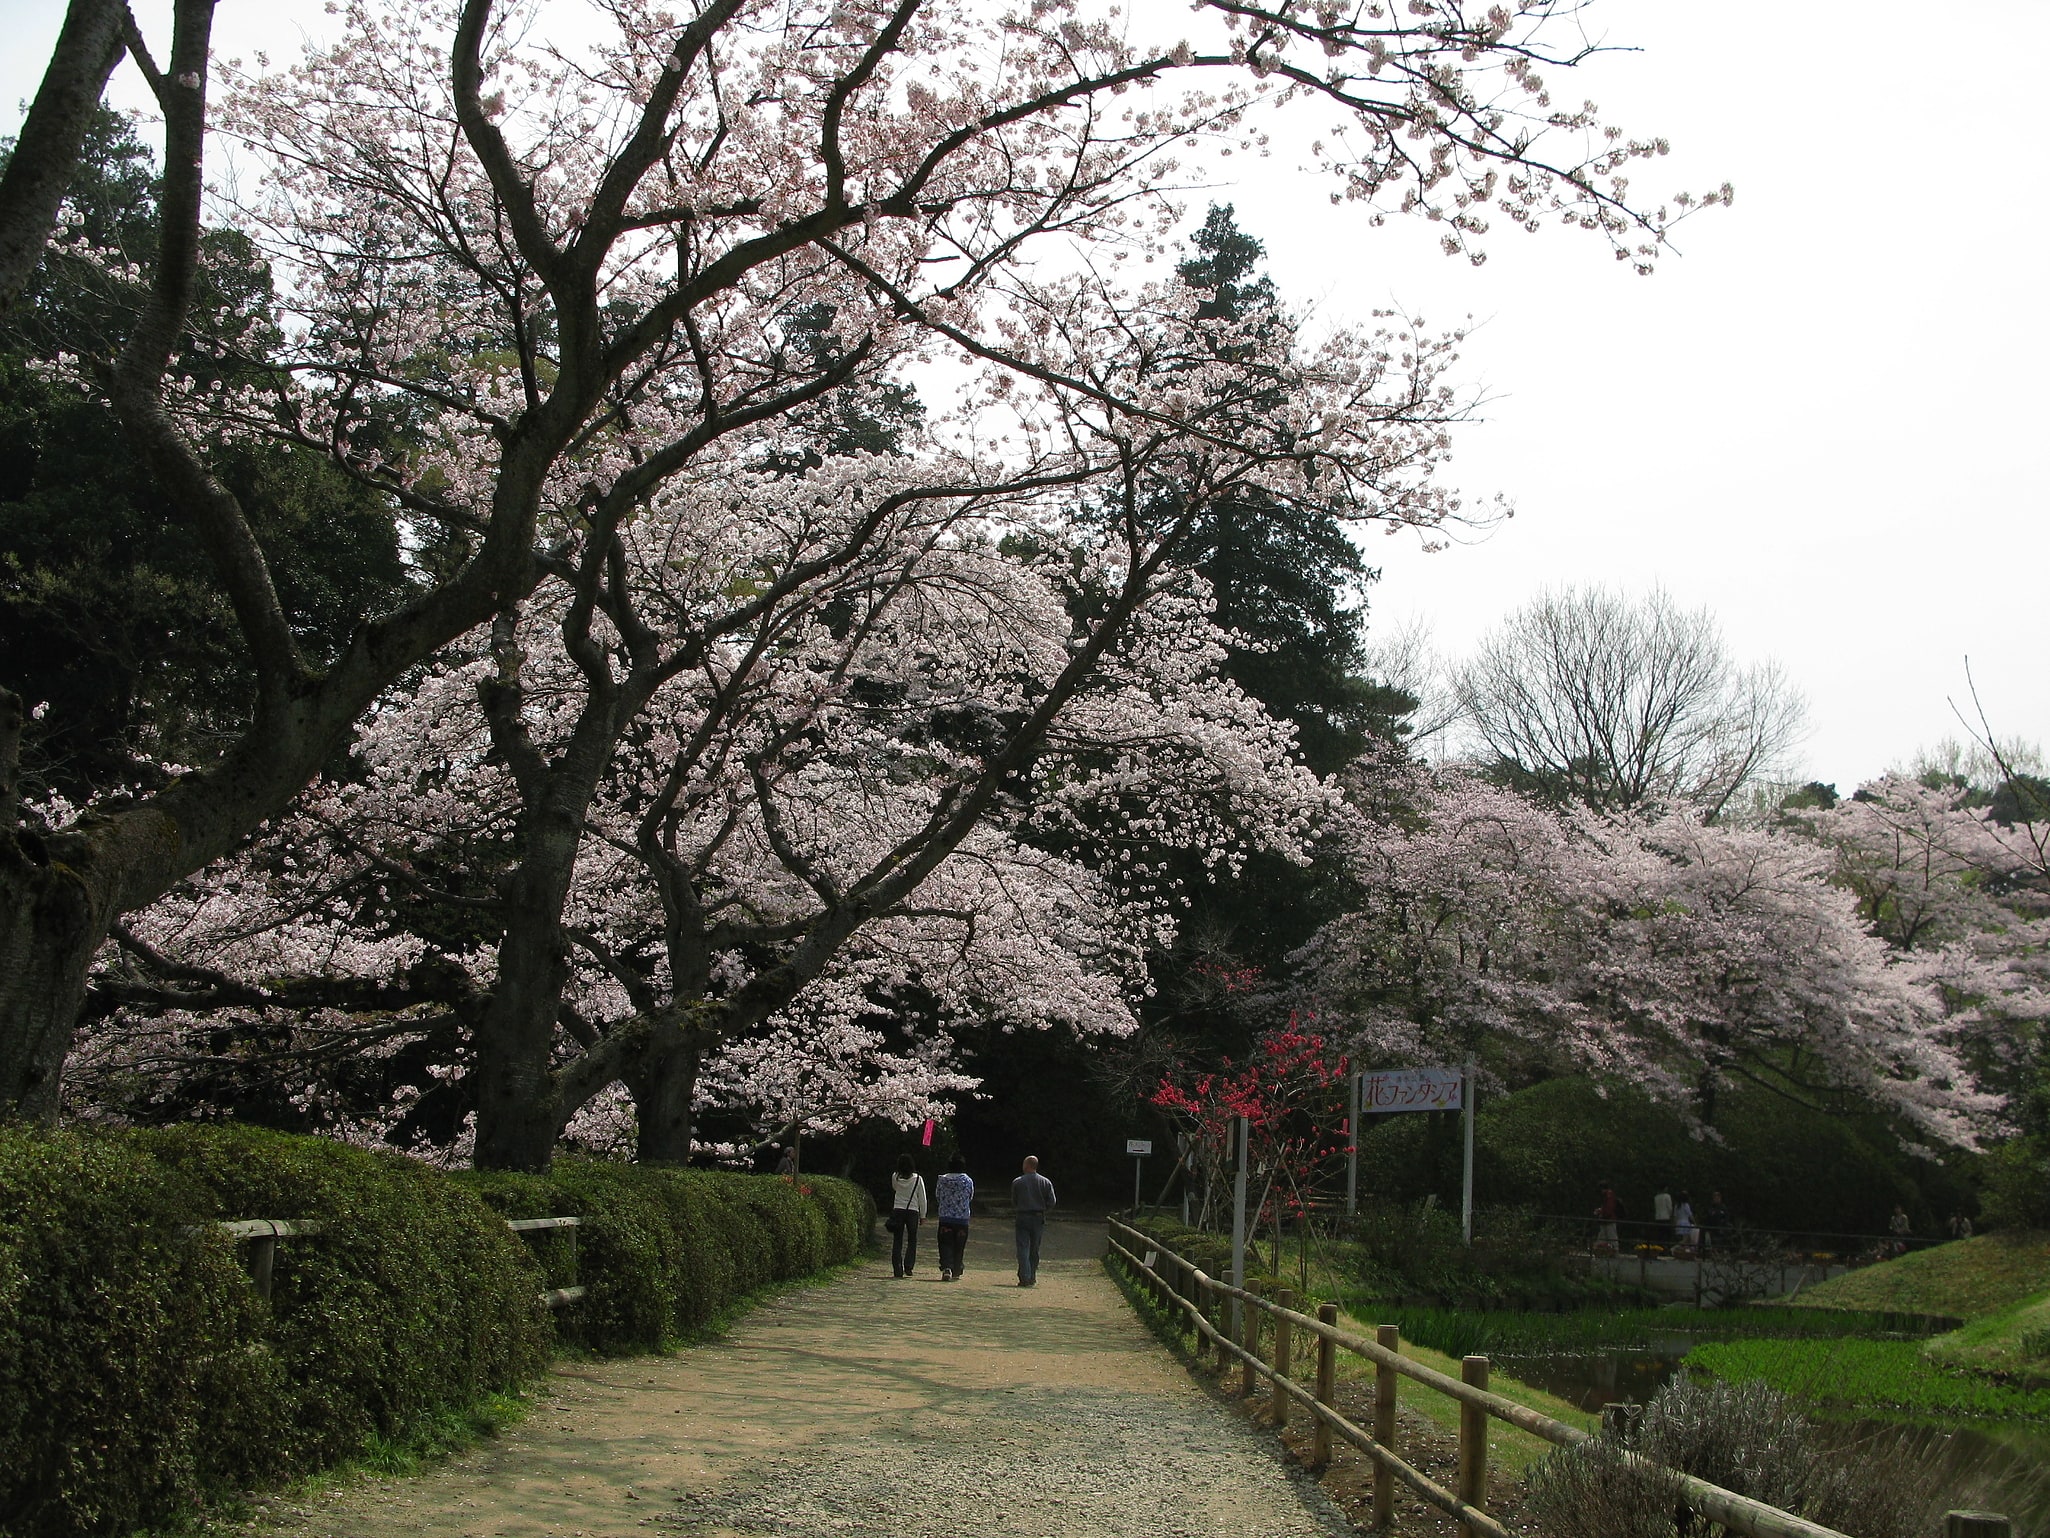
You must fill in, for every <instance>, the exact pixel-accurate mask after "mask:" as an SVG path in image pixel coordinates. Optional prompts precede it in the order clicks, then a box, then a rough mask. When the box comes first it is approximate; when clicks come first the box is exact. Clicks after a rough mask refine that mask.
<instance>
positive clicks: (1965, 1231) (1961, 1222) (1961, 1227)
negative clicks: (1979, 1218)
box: [1950, 1212, 1972, 1239]
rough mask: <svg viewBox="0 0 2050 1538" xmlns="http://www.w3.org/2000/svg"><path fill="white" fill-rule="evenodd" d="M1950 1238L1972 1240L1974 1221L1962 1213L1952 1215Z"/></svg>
mask: <svg viewBox="0 0 2050 1538" xmlns="http://www.w3.org/2000/svg"><path fill="white" fill-rule="evenodd" d="M1950 1236H1951V1238H1953V1239H1969V1238H1971V1237H1972V1220H1971V1219H1970V1218H1968V1217H1966V1216H1965V1215H1964V1214H1963V1213H1962V1212H1953V1213H1952V1214H1951V1215H1950Z"/></svg>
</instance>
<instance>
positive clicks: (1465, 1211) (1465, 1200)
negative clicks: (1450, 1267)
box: [1459, 1058, 1474, 1244]
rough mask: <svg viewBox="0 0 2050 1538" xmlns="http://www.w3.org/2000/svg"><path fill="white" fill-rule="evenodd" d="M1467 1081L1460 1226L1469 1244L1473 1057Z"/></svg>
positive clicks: (1462, 1113) (1461, 1098)
mask: <svg viewBox="0 0 2050 1538" xmlns="http://www.w3.org/2000/svg"><path fill="white" fill-rule="evenodd" d="M1464 1079H1465V1082H1464V1083H1463V1084H1461V1085H1460V1087H1459V1088H1460V1093H1459V1107H1460V1109H1459V1114H1460V1118H1461V1120H1463V1121H1464V1122H1465V1123H1466V1161H1465V1164H1464V1167H1463V1168H1462V1169H1461V1170H1460V1175H1459V1227H1460V1232H1461V1233H1463V1234H1464V1235H1465V1236H1466V1242H1467V1243H1468V1244H1472V1243H1473V1100H1474V1083H1473V1059H1472V1058H1468V1059H1467V1060H1466V1071H1465V1074H1464Z"/></svg>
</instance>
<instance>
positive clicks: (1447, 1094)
mask: <svg viewBox="0 0 2050 1538" xmlns="http://www.w3.org/2000/svg"><path fill="white" fill-rule="evenodd" d="M1462 1082H1463V1079H1462V1076H1461V1074H1460V1071H1459V1070H1458V1069H1457V1068H1397V1069H1390V1070H1388V1071H1387V1072H1385V1073H1363V1074H1361V1075H1360V1110H1361V1111H1362V1112H1364V1113H1365V1114H1366V1115H1368V1116H1374V1115H1378V1114H1381V1113H1384V1112H1388V1111H1456V1110H1458V1109H1459V1108H1460V1104H1461V1097H1460V1086H1461V1084H1462Z"/></svg>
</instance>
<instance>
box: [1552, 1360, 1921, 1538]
mask: <svg viewBox="0 0 2050 1538" xmlns="http://www.w3.org/2000/svg"><path fill="white" fill-rule="evenodd" d="M1888 1451H1889V1450H1888V1449H1887V1448H1886V1447H1885V1446H1884V1445H1883V1444H1881V1443H1876V1442H1869V1441H1868V1442H1866V1443H1862V1444H1853V1445H1846V1444H1845V1443H1844V1441H1843V1440H1842V1438H1841V1437H1839V1436H1836V1435H1833V1434H1831V1433H1830V1432H1828V1431H1827V1430H1825V1429H1824V1428H1822V1427H1820V1426H1818V1425H1817V1424H1816V1423H1815V1422H1813V1421H1811V1420H1810V1419H1808V1418H1807V1417H1806V1416H1805V1415H1803V1414H1801V1413H1800V1411H1799V1409H1798V1408H1797V1407H1796V1405H1795V1403H1794V1401H1793V1400H1792V1399H1790V1398H1789V1397H1788V1396H1786V1395H1785V1394H1782V1393H1779V1392H1777V1391H1776V1390H1774V1389H1771V1388H1769V1387H1767V1386H1765V1385H1763V1384H1758V1383H1724V1382H1706V1381H1702V1380H1699V1379H1694V1378H1689V1377H1688V1376H1687V1375H1685V1374H1682V1375H1681V1376H1680V1377H1678V1378H1675V1379H1674V1380H1673V1381H1672V1382H1670V1383H1668V1384H1666V1385H1665V1387H1663V1388H1661V1389H1660V1390H1659V1392H1658V1393H1657V1394H1655V1395H1654V1396H1653V1397H1652V1400H1651V1402H1650V1403H1649V1404H1648V1405H1646V1406H1645V1408H1644V1411H1643V1414H1642V1415H1641V1416H1640V1417H1639V1418H1638V1420H1637V1423H1636V1427H1635V1429H1634V1430H1633V1432H1632V1433H1631V1435H1630V1439H1629V1444H1628V1447H1627V1448H1626V1447H1625V1446H1624V1445H1622V1444H1621V1443H1618V1442H1615V1441H1612V1440H1610V1439H1608V1438H1607V1437H1603V1438H1600V1439H1597V1440H1596V1441H1593V1442H1590V1443H1585V1444H1582V1445H1581V1446H1578V1447H1569V1448H1565V1449H1562V1450H1561V1451H1560V1452H1558V1453H1556V1454H1554V1455H1552V1456H1551V1457H1549V1458H1547V1459H1546V1460H1545V1461H1544V1462H1543V1463H1541V1464H1539V1465H1537V1466H1536V1467H1535V1468H1533V1469H1532V1470H1531V1472H1530V1474H1529V1475H1528V1476H1527V1482H1526V1500H1525V1504H1524V1515H1525V1517H1526V1518H1527V1519H1528V1520H1529V1521H1530V1523H1531V1525H1532V1526H1533V1527H1534V1528H1535V1529H1536V1531H1537V1533H1538V1534H1539V1535H1540V1538H1678V1535H1680V1534H1682V1533H1685V1532H1688V1531H1690V1530H1695V1529H1696V1524H1694V1523H1692V1522H1691V1521H1690V1520H1689V1519H1688V1517H1687V1516H1686V1509H1687V1501H1686V1495H1685V1489H1684V1486H1683V1485H1682V1483H1681V1481H1680V1479H1679V1477H1678V1476H1679V1475H1682V1474H1688V1475H1692V1476H1693V1477H1694V1478H1696V1479H1700V1480H1705V1481H1706V1482H1707V1483H1709V1484H1712V1485H1716V1486H1718V1487H1720V1488H1721V1489H1724V1490H1728V1491H1731V1492H1733V1493H1734V1494H1737V1495H1743V1496H1748V1497H1750V1498H1751V1499H1752V1500H1756V1501H1763V1502H1765V1503H1766V1504H1767V1505H1769V1506H1777V1507H1779V1508H1780V1509H1781V1510H1783V1511H1791V1512H1793V1513H1795V1514H1796V1515H1798V1516H1803V1517H1806V1518H1807V1519H1808V1520H1809V1521H1811V1522H1816V1523H1820V1524H1821V1525H1823V1526H1825V1527H1830V1528H1835V1529H1838V1530H1840V1531H1843V1532H1852V1533H1857V1534H1859V1535H1860V1538H1920V1535H1921V1534H1923V1533H1925V1532H1929V1531H1931V1530H1932V1528H1933V1524H1934V1521H1935V1512H1934V1509H1933V1499H1932V1495H1931V1492H1930V1491H1929V1490H1928V1489H1927V1488H1926V1487H1917V1486H1911V1485H1910V1484H1908V1483H1906V1482H1904V1481H1902V1480H1901V1479H1900V1478H1899V1477H1898V1469H1897V1468H1896V1467H1894V1466H1892V1465H1891V1464H1890V1462H1889V1458H1888ZM1633 1454H1634V1456H1632V1455H1633Z"/></svg>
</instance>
